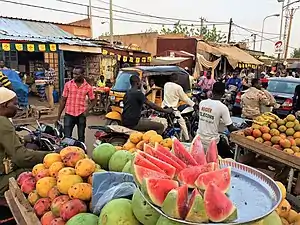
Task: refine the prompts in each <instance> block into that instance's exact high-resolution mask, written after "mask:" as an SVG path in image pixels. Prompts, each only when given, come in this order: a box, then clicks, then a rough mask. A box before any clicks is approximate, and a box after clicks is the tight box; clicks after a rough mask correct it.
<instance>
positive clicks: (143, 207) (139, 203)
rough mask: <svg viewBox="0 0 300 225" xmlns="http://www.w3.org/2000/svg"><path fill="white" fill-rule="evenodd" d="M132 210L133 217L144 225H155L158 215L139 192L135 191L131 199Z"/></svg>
mask: <svg viewBox="0 0 300 225" xmlns="http://www.w3.org/2000/svg"><path fill="white" fill-rule="evenodd" d="M132 210H133V213H134V215H135V217H136V218H137V219H138V221H140V222H141V223H142V224H144V225H155V224H156V222H157V220H158V218H159V216H160V214H159V213H158V212H157V211H156V210H155V209H153V208H152V207H151V206H150V205H149V204H148V203H147V202H146V201H145V199H144V198H143V196H142V195H141V193H140V191H138V190H137V191H135V193H134V195H133V198H132Z"/></svg>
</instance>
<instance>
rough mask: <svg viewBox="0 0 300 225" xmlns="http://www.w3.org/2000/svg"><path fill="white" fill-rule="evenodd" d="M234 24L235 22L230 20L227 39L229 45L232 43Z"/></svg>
mask: <svg viewBox="0 0 300 225" xmlns="http://www.w3.org/2000/svg"><path fill="white" fill-rule="evenodd" d="M232 24H233V20H232V18H230V20H229V30H228V37H227V43H228V44H229V43H230V39H231V30H232Z"/></svg>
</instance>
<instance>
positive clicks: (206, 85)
mask: <svg viewBox="0 0 300 225" xmlns="http://www.w3.org/2000/svg"><path fill="white" fill-rule="evenodd" d="M214 83H216V81H215V79H214V78H212V77H211V71H207V73H206V77H204V79H202V80H201V81H200V82H199V83H198V86H199V87H200V88H201V90H202V91H204V93H206V96H207V98H210V97H211V95H212V88H213V85H214Z"/></svg>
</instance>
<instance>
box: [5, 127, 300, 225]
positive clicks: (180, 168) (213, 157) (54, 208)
mask: <svg viewBox="0 0 300 225" xmlns="http://www.w3.org/2000/svg"><path fill="white" fill-rule="evenodd" d="M141 142H142V143H141ZM129 145H130V146H129ZM140 145H141V146H140ZM125 147H126V149H125ZM205 152H206V153H205ZM117 177H120V179H119V180H118V182H116V181H117V179H116V178H117ZM245 184H247V185H245ZM125 187H126V188H125ZM124 190H126V194H125V193H124ZM112 193H114V195H112ZM249 193H252V194H251V195H249ZM5 197H6V199H7V202H8V205H9V206H10V209H11V211H12V213H13V215H14V218H15V220H16V222H17V224H22V225H23V224H24V225H29V224H30V225H32V224H36V225H40V224H41V225H64V224H66V225H83V224H89V225H117V224H124V225H125V224H126V225H139V224H144V225H181V224H190V225H196V224H223V225H224V224H247V225H281V224H284V225H299V224H300V214H298V213H297V212H296V211H295V210H293V209H292V207H291V205H290V203H289V202H288V201H287V200H286V199H285V197H286V190H285V187H284V186H283V185H282V184H281V183H278V182H275V181H273V180H272V179H271V178H269V177H267V176H266V175H264V174H263V173H261V172H260V171H257V170H255V169H253V168H251V167H248V166H246V165H243V164H239V163H237V162H235V161H233V160H228V159H221V158H220V157H218V151H217V145H216V142H215V141H214V140H213V141H212V142H211V144H210V145H209V147H208V149H207V151H204V148H203V145H202V143H201V140H200V138H199V137H198V136H197V137H196V138H195V139H194V141H193V142H192V144H191V145H190V147H189V148H187V147H186V146H185V145H184V144H183V143H181V142H180V141H178V140H177V139H171V140H170V139H165V140H163V139H162V138H160V137H159V136H157V134H156V133H155V132H154V131H149V132H146V133H144V134H141V133H138V132H136V133H132V134H131V135H130V137H129V140H128V143H127V145H126V144H125V145H124V146H120V147H115V146H113V145H111V144H109V143H104V144H100V145H98V146H97V147H96V148H95V149H94V150H93V152H92V156H91V157H89V156H87V155H85V154H84V151H83V150H82V149H80V148H77V147H67V148H65V149H63V150H62V151H61V152H60V153H50V154H48V155H46V156H45V158H44V161H43V163H41V164H38V165H36V166H34V168H33V169H32V170H31V171H28V172H24V173H22V174H20V175H19V176H18V178H17V180H15V179H13V178H11V179H10V181H9V190H8V191H7V192H6V194H5ZM104 200H105V201H104ZM258 202H259V204H258ZM118 209H122V210H118Z"/></svg>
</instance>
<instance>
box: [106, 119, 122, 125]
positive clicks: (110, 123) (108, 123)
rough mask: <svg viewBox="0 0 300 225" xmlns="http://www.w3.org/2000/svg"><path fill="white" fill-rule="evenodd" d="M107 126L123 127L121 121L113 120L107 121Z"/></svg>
mask: <svg viewBox="0 0 300 225" xmlns="http://www.w3.org/2000/svg"><path fill="white" fill-rule="evenodd" d="M106 125H121V121H119V120H111V119H107V120H106Z"/></svg>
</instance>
